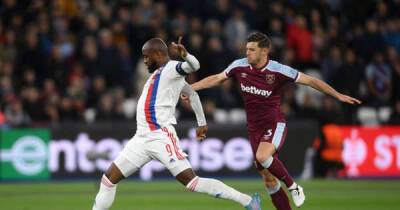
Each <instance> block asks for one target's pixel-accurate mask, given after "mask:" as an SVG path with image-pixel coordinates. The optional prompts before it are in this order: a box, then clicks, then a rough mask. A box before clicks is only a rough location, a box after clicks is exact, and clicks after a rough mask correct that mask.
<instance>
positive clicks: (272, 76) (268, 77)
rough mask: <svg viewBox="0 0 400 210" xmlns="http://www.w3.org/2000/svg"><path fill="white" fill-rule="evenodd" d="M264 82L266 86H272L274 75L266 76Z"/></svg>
mask: <svg viewBox="0 0 400 210" xmlns="http://www.w3.org/2000/svg"><path fill="white" fill-rule="evenodd" d="M266 80H267V83H268V84H270V85H271V84H273V83H274V82H275V75H273V74H267V76H266Z"/></svg>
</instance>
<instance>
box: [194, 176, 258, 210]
mask: <svg viewBox="0 0 400 210" xmlns="http://www.w3.org/2000/svg"><path fill="white" fill-rule="evenodd" d="M186 188H187V189H188V190H189V191H191V192H200V193H207V194H209V195H211V196H213V197H216V198H224V199H228V200H232V201H236V202H238V203H240V204H241V205H242V206H247V205H248V204H249V203H250V201H251V197H250V196H249V195H246V194H243V193H241V192H239V191H237V190H235V189H233V188H232V187H229V186H227V185H226V184H224V183H222V182H221V181H219V180H216V179H208V178H200V177H198V176H196V177H195V178H194V179H192V181H190V182H189V184H187V185H186Z"/></svg>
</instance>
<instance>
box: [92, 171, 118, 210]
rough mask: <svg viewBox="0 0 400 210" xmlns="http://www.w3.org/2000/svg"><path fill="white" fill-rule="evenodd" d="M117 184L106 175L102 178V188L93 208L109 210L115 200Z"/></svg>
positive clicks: (94, 209) (95, 209)
mask: <svg viewBox="0 0 400 210" xmlns="http://www.w3.org/2000/svg"><path fill="white" fill-rule="evenodd" d="M116 191H117V185H116V184H113V183H112V182H111V181H110V180H109V179H108V178H107V177H106V176H105V175H103V177H102V178H101V183H100V189H99V192H98V193H97V195H96V200H95V203H94V204H93V210H108V209H109V208H110V207H111V205H112V204H113V202H114V198H115V193H116Z"/></svg>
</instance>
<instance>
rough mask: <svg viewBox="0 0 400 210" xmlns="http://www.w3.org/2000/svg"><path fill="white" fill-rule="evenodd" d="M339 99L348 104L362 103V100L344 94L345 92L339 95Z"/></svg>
mask: <svg viewBox="0 0 400 210" xmlns="http://www.w3.org/2000/svg"><path fill="white" fill-rule="evenodd" d="M338 100H339V101H341V102H343V103H348V104H353V105H357V104H361V101H360V100H358V99H356V98H353V97H351V96H348V95H344V94H340V95H339V96H338Z"/></svg>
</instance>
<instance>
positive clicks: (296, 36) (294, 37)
mask: <svg viewBox="0 0 400 210" xmlns="http://www.w3.org/2000/svg"><path fill="white" fill-rule="evenodd" d="M287 45H288V47H290V48H293V49H294V50H295V52H296V61H297V62H298V66H299V68H304V67H307V66H309V65H310V62H311V61H312V58H313V51H312V50H313V48H312V34H311V32H310V31H309V30H308V28H307V21H306V19H305V17H304V16H302V15H298V16H296V19H295V22H294V23H293V24H290V23H289V26H288V28H287Z"/></svg>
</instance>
